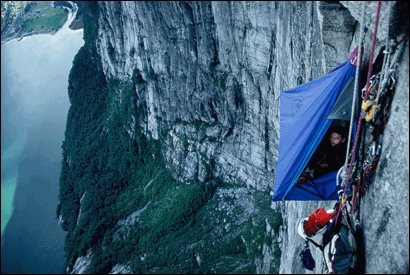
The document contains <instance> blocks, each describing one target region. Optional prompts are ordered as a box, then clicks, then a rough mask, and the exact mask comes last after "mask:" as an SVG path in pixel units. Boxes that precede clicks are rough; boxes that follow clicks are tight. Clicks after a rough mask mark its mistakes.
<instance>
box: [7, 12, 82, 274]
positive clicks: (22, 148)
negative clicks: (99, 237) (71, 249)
mask: <svg viewBox="0 0 410 275" xmlns="http://www.w3.org/2000/svg"><path fill="white" fill-rule="evenodd" d="M72 19H73V15H72V14H70V15H69V20H68V21H67V22H66V24H65V25H64V26H63V27H62V29H61V30H59V31H58V32H57V33H56V34H54V35H50V34H41V35H34V36H29V37H25V38H23V39H22V40H20V41H18V40H12V41H8V42H6V43H3V44H2V45H1V68H2V70H1V80H2V81H1V122H2V123H1V149H2V150H1V158H2V159H1V273H9V274H17V273H23V274H24V273H46V274H48V273H63V266H64V237H65V233H64V232H63V231H62V230H61V228H60V227H59V226H58V224H57V219H56V214H55V213H56V207H57V201H58V188H59V174H60V170H61V159H62V151H61V144H62V141H63V139H64V130H65V124H66V117H67V112H68V108H69V105H70V103H69V100H68V94H67V86H68V75H69V72H70V69H71V66H72V61H73V59H74V56H75V54H76V53H77V52H78V50H79V48H80V47H81V46H82V45H83V43H84V41H83V39H82V37H83V31H82V29H81V30H76V31H73V30H70V29H68V25H69V24H70V23H71V21H72Z"/></svg>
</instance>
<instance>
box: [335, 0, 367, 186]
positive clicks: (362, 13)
mask: <svg viewBox="0 0 410 275" xmlns="http://www.w3.org/2000/svg"><path fill="white" fill-rule="evenodd" d="M360 18H361V19H362V23H361V24H360V32H359V33H361V34H362V37H361V41H360V43H359V50H358V54H357V55H358V58H357V59H358V61H357V62H356V72H355V79H354V92H353V101H352V108H351V112H350V126H349V136H348V139H347V147H346V152H349V151H350V143H351V140H352V130H353V119H354V109H355V106H356V98H357V89H358V86H359V71H360V66H361V64H362V56H363V53H362V48H364V47H363V46H364V43H365V38H366V37H365V35H366V31H367V29H365V30H364V2H362V11H361V15H360ZM348 160H349V154H346V158H345V164H344V165H343V167H342V168H340V170H339V172H338V174H337V177H336V180H337V182H336V184H337V185H339V175H340V174H342V175H343V178H342V186H344V185H346V175H347V174H346V170H347V169H346V168H347V163H348ZM342 171H344V172H343V173H342Z"/></svg>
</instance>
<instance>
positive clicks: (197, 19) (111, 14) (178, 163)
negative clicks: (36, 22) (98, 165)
mask: <svg viewBox="0 0 410 275" xmlns="http://www.w3.org/2000/svg"><path fill="white" fill-rule="evenodd" d="M357 9H358V7H357V6H356V5H355V4H352V3H350V2H342V4H340V3H334V2H229V3H228V2H169V3H168V2H100V3H98V10H99V13H98V18H97V20H98V29H97V30H96V33H97V35H96V39H95V40H92V41H91V42H90V43H91V44H93V45H95V47H96V49H97V52H98V56H99V57H100V61H99V62H101V66H102V70H103V72H104V75H105V76H106V79H107V80H108V81H112V80H116V81H120V82H122V83H132V93H134V94H135V102H136V103H135V106H136V108H138V109H140V110H142V115H141V116H139V117H135V116H133V115H130V116H128V117H124V118H123V120H122V121H121V123H122V125H123V127H124V128H125V129H126V130H127V133H128V135H129V138H130V139H131V140H133V139H136V137H137V136H138V133H137V129H138V127H136V125H137V126H140V127H141V128H142V130H143V133H144V135H145V136H146V137H147V138H148V139H149V140H159V141H160V142H161V153H162V155H163V157H164V160H165V166H166V167H167V169H168V171H169V172H170V173H171V174H172V178H173V179H175V180H177V181H179V182H199V183H201V182H202V183H204V184H206V183H208V182H210V181H212V180H213V179H215V178H219V179H221V180H222V181H223V182H225V183H227V184H231V185H230V188H228V189H225V188H220V189H218V190H217V191H216V193H215V195H214V197H213V198H214V199H212V200H210V201H209V202H208V203H207V204H205V206H204V208H207V207H208V208H209V207H211V209H212V206H215V207H216V208H217V210H209V211H208V212H207V213H208V215H209V216H212V215H214V214H213V213H214V212H213V211H215V213H217V212H218V211H222V212H223V213H224V215H227V217H228V218H227V219H228V222H226V220H225V219H223V223H222V225H223V226H222V227H221V230H219V229H218V230H216V231H214V234H216V236H222V235H223V234H227V233H231V234H233V235H235V236H236V237H239V238H242V241H243V242H244V244H245V246H246V251H247V252H246V253H248V254H249V250H250V248H249V245H250V243H247V242H246V241H244V237H243V236H244V234H243V230H241V227H242V226H243V225H244V223H245V221H246V219H252V220H253V219H254V218H253V217H254V216H261V215H264V213H265V212H264V210H262V209H261V208H260V206H259V205H258V200H259V199H258V198H260V197H258V196H259V195H255V194H264V195H263V196H269V192H270V191H271V190H272V188H273V184H274V182H273V181H274V174H275V161H276V159H277V147H278V142H279V130H280V129H279V92H280V91H282V90H286V89H289V88H291V87H294V86H297V85H300V84H302V83H305V82H307V81H310V80H312V79H314V78H316V77H319V76H322V75H323V74H325V73H327V72H328V71H329V70H330V69H332V68H334V67H335V66H336V65H338V64H340V63H341V62H343V61H344V60H345V59H346V58H347V56H348V54H349V52H350V51H351V50H352V49H353V48H354V46H355V45H356V44H357V42H358V40H359V37H358V36H359V34H358V32H359V24H358V21H359V20H360V18H358V17H359V15H358V14H359V12H358V11H357ZM367 10H368V11H372V10H373V11H374V10H375V6H374V5H373V4H369V5H368V7H367ZM368 17H369V18H368V20H367V25H368V26H369V28H370V26H372V24H373V21H371V20H374V19H373V17H371V12H369V15H368ZM382 18H386V13H385V12H384V13H382ZM387 25H388V23H387V19H386V21H384V22H383V21H382V27H381V33H380V34H379V38H380V39H379V41H378V42H379V43H378V49H380V46H381V42H382V41H383V40H384V39H385V38H386V37H387V32H386V30H387ZM407 25H408V21H407ZM370 29H371V28H370ZM369 32H370V33H371V30H370V31H369ZM369 40H370V38H368V40H367V45H366V47H367V49H368V48H369V46H368V44H370V41H369ZM406 52H407V53H406V54H407V55H406V56H407V59H408V51H406ZM407 59H406V58H404V59H403V60H407ZM366 60H368V52H367V56H366V59H365V61H366ZM405 63H406V62H403V63H402V64H401V65H400V76H399V77H400V79H399V85H398V92H397V94H396V97H395V101H394V105H393V108H394V109H395V110H397V111H395V112H393V114H392V117H391V122H390V123H389V125H388V128H387V129H386V134H385V137H384V142H385V143H387V144H389V145H388V146H386V148H385V149H384V151H383V156H384V157H383V158H382V160H381V164H382V165H381V167H380V169H379V170H378V172H377V177H376V182H377V183H376V184H374V185H373V186H372V187H371V190H369V192H368V195H366V197H365V200H364V202H363V208H364V209H365V210H364V211H363V214H362V215H363V216H364V217H363V222H364V228H365V233H366V236H368V237H366V251H367V254H368V257H367V258H366V261H367V262H366V263H367V271H369V272H389V271H390V272H405V271H406V270H407V271H408V262H406V261H408V245H407V246H405V247H404V246H403V245H401V244H400V247H401V248H402V249H400V250H396V247H397V246H399V243H402V242H403V239H404V240H405V241H406V242H407V244H408V234H407V235H406V233H405V232H406V230H404V231H403V229H402V230H399V229H398V227H401V228H408V214H407V212H408V187H407V186H406V184H405V183H406V182H408V154H407V152H408V126H407V118H406V119H400V118H403V117H407V116H408V115H406V113H407V112H408V88H406V87H408V77H407V73H408V64H407V65H406V64H405ZM121 94H122V90H121V89H118V90H117V101H118V102H117V104H119V105H124V106H125V105H127V104H131V103H130V102H128V101H124V102H122V100H121V99H122V98H123V97H122V96H121ZM397 136H400V137H401V138H396V137H397ZM400 147H402V148H405V149H407V150H399V149H398V148H400ZM402 160H404V162H405V164H407V166H405V165H404V163H403V161H402ZM396 169H397V170H401V171H402V173H401V174H400V175H397V173H395V170H396ZM393 174H394V175H395V177H393ZM393 182H394V183H393ZM387 184H389V186H390V185H391V186H392V188H390V189H387V187H386V186H387ZM148 185H149V184H147V186H148ZM382 186H383V187H382ZM381 190H384V191H383V192H385V196H386V200H385V202H384V203H383V202H381V201H380V200H381V199H380V191H381ZM256 191H257V193H254V192H256ZM82 194H83V193H81V192H80V195H79V197H81V195H82ZM251 194H254V195H251ZM87 197H88V195H87ZM226 198H230V200H229V201H228V202H227V201H226V200H225V199H226ZM231 199H232V200H231ZM396 200H400V201H402V202H403V204H404V205H403V204H402V205H400V206H399V205H397V204H395V203H394V202H395V201H396ZM63 203H64V202H63ZM317 205H318V204H317V203H309V202H289V203H272V205H271V208H272V209H273V210H277V211H279V210H280V211H281V213H282V216H283V224H282V226H281V229H280V230H279V231H276V230H274V229H273V228H272V227H271V223H272V222H271V221H269V220H268V219H267V220H266V224H265V225H264V226H263V228H262V231H263V232H261V233H262V234H263V235H264V236H265V237H266V236H269V238H272V239H270V240H269V241H268V240H266V238H265V239H264V240H263V241H260V242H257V243H256V245H257V246H258V248H257V249H256V251H258V252H257V255H252V256H251V258H253V259H252V260H251V261H252V262H253V263H252V266H251V267H250V269H248V268H249V266H250V265H249V262H248V261H238V262H237V266H235V265H232V266H230V265H226V266H225V269H216V272H218V270H219V271H221V270H223V271H232V272H240V271H245V270H246V271H251V272H258V273H269V272H276V271H279V272H281V273H290V272H304V270H303V268H302V266H301V264H300V261H299V257H298V253H299V251H300V249H301V247H302V239H301V238H300V237H298V235H297V233H296V224H297V222H298V220H299V219H300V218H302V217H304V216H306V215H307V214H308V213H309V212H311V211H312V210H313V209H314V208H315V207H316V206H317ZM319 205H324V206H328V207H331V206H333V205H332V204H330V203H324V204H323V203H321V204H319ZM376 205H377V206H376ZM375 206H376V207H375ZM141 209H143V208H142V207H141ZM272 209H269V210H271V211H273V210H272ZM375 209H376V210H375ZM135 211H139V210H138V209H135ZM371 211H376V213H374V212H371ZM397 211H398V212H399V213H401V215H400V216H402V220H401V221H399V220H398V219H399V217H396V216H395V215H394V214H393V213H396V212H397ZM370 212H371V213H370ZM135 213H137V212H134V214H135ZM138 213H140V212H138ZM138 215H139V214H138ZM218 215H219V214H218ZM386 215H388V216H389V217H390V218H389V219H388V220H387V222H386V219H385V217H384V216H386ZM223 217H225V216H223ZM367 217H372V218H371V219H370V218H367ZM229 219H231V220H230V221H231V222H229ZM262 219H263V218H262ZM211 220H212V219H211ZM221 220H222V216H221ZM134 221H135V215H130V216H129V219H126V220H124V221H122V224H130V223H134ZM219 222H220V221H218V222H217V223H219ZM252 223H253V224H258V222H257V221H255V220H253V222H252ZM119 224H120V223H119ZM227 225H228V228H227V227H226V226H227ZM215 228H217V226H215ZM223 228H225V229H223ZM253 230H260V227H256V226H255V227H254V228H253ZM396 232H403V234H404V236H402V237H398V236H399V235H397V234H396ZM218 234H219V235H218ZM390 235H394V236H396V237H394V239H392V238H390V237H389V236H390ZM374 238H376V239H385V240H386V241H387V240H390V244H389V246H388V248H389V249H391V251H392V253H390V255H391V256H389V257H387V258H384V260H385V261H386V262H383V261H379V262H378V258H379V257H380V256H377V253H382V251H386V247H385V246H383V244H380V243H376V242H375V241H374ZM392 241H393V242H395V244H393V243H392ZM278 244H279V246H280V248H281V251H282V256H281V259H280V266H278V265H277V264H274V262H275V258H277V257H278V253H277V252H278V247H279V246H278ZM390 245H391V246H390ZM393 250H394V252H393ZM191 251H192V253H194V258H195V262H196V264H197V265H198V266H201V261H202V263H203V261H204V259H202V258H201V256H200V254H201V252H198V251H197V252H195V251H194V250H191ZM83 256H85V254H84V255H83ZM320 257H321V256H320V254H319V253H317V254H316V259H321V258H320ZM144 259H145V254H144V255H142V256H141V261H144ZM276 260H277V259H276ZM376 262H378V263H376ZM390 263H394V264H390ZM76 264H77V263H76ZM118 264H126V263H118ZM78 265H80V263H78ZM240 265H242V267H240ZM317 265H318V268H317V272H321V271H322V265H321V264H320V261H319V260H318V261H317ZM386 265H387V266H386ZM243 266H246V267H245V268H243ZM241 268H242V269H241ZM386 268H387V270H386ZM115 270H117V269H115ZM125 270H129V268H128V267H127V266H125ZM160 270H161V269H160ZM151 271H155V269H152V270H151ZM205 271H214V272H215V270H205ZM113 272H114V269H113Z"/></svg>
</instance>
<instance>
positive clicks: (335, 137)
mask: <svg viewBox="0 0 410 275" xmlns="http://www.w3.org/2000/svg"><path fill="white" fill-rule="evenodd" d="M343 141H344V139H343V138H342V135H341V134H339V133H332V134H331V135H330V144H331V145H332V147H334V146H336V145H338V144H340V143H342V142H343Z"/></svg>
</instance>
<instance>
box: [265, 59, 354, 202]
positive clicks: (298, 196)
mask: <svg viewBox="0 0 410 275" xmlns="http://www.w3.org/2000/svg"><path fill="white" fill-rule="evenodd" d="M355 70H356V67H355V66H353V65H352V64H351V63H350V62H349V61H348V60H346V61H345V62H344V63H343V64H341V65H339V66H338V67H337V68H335V69H333V70H332V71H331V72H330V73H328V74H327V75H325V76H323V77H320V78H317V79H314V80H312V81H310V82H308V83H305V84H302V85H300V86H298V87H295V88H293V89H290V90H286V91H283V92H281V95H280V137H279V138H280V140H279V156H278V161H277V164H276V177H275V187H274V194H273V200H274V201H279V200H337V198H338V197H337V191H338V190H339V188H340V187H338V186H336V184H335V183H336V174H337V171H335V172H331V173H328V174H325V175H323V176H321V177H320V178H317V179H314V180H313V181H311V182H308V183H305V184H298V185H295V183H296V181H297V179H298V178H299V176H300V174H301V173H302V172H303V169H304V168H305V166H306V164H307V163H308V161H309V160H310V158H311V157H312V155H313V153H314V152H315V150H316V148H317V146H318V145H319V143H320V141H321V140H322V138H323V136H324V135H325V133H326V131H327V130H328V128H329V126H330V124H331V123H332V120H331V119H328V115H329V114H330V113H331V112H332V109H333V108H334V107H335V103H336V101H338V102H339V101H340V100H338V98H339V96H340V95H341V94H342V92H343V94H346V91H344V90H346V89H345V88H347V87H346V86H347V84H348V83H349V86H351V88H349V89H350V90H351V92H350V93H351V95H352V96H353V85H351V82H352V79H353V78H354V75H355ZM348 92H349V91H348ZM352 96H351V97H352ZM350 102H351V101H350ZM345 105H346V106H348V104H345ZM350 107H351V105H350ZM347 117H349V118H350V112H349V114H348V115H347Z"/></svg>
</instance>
